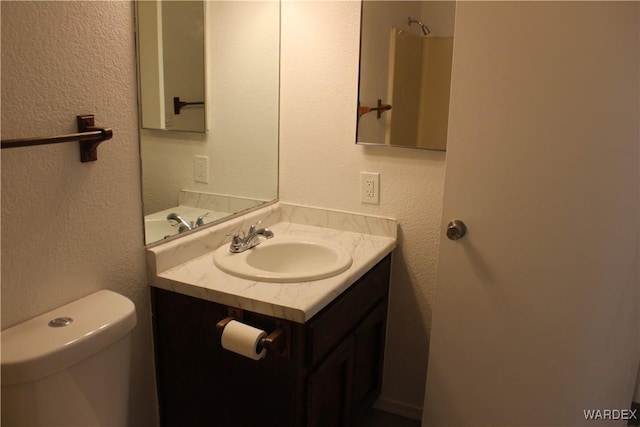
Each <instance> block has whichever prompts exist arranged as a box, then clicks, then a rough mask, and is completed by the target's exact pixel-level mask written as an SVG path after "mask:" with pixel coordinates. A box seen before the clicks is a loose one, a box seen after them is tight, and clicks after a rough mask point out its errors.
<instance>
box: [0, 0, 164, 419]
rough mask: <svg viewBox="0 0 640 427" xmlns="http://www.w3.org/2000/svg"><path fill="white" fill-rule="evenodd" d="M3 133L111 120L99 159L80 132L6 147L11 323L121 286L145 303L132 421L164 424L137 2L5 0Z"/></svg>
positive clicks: (6, 313) (56, 130) (6, 306)
mask: <svg viewBox="0 0 640 427" xmlns="http://www.w3.org/2000/svg"><path fill="white" fill-rule="evenodd" d="M0 7H1V9H0V12H1V15H2V138H3V139H10V138H20V137H29V136H44V135H55V134H64V133H73V132H75V131H76V128H75V116H76V115H79V114H88V113H93V114H95V116H96V122H97V124H98V125H104V126H108V127H111V128H112V129H113V133H114V137H113V139H112V140H110V141H107V142H104V143H102V145H100V147H99V148H98V161H97V162H92V163H81V162H80V160H79V150H78V145H77V143H66V144H58V145H55V146H54V145H50V146H42V147H30V148H16V149H11V150H3V151H2V158H1V167H2V328H3V329H5V328H8V327H10V326H12V325H15V324H17V323H20V322H22V321H24V320H27V319H29V318H31V317H34V316H36V315H38V314H41V313H44V312H47V311H49V310H51V309H53V308H56V307H58V306H60V305H63V304H65V303H68V302H70V301H73V300H75V299H78V298H80V297H83V296H85V295H88V294H90V293H92V292H94V291H97V290H99V289H111V290H114V291H116V292H119V293H121V294H123V295H125V296H127V297H129V298H130V299H131V300H133V302H134V303H135V305H136V308H137V314H138V326H137V327H136V329H135V330H134V333H133V360H132V378H131V380H132V381H131V405H130V417H129V418H130V425H132V426H136V427H138V426H140V427H143V426H155V425H157V417H156V412H157V411H156V400H155V384H154V372H153V353H152V337H151V324H150V311H149V292H148V287H147V284H146V273H145V258H144V245H143V234H142V208H141V203H140V200H141V195H140V178H139V174H140V166H139V162H140V160H139V154H138V153H139V147H138V131H137V129H138V122H137V111H136V74H135V52H134V40H133V9H132V4H131V3H129V2H119V1H118V2H16V3H12V2H6V1H3V2H1V6H0Z"/></svg>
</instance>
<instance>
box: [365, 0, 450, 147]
mask: <svg viewBox="0 0 640 427" xmlns="http://www.w3.org/2000/svg"><path fill="white" fill-rule="evenodd" d="M455 5H456V3H455V1H378V0H363V1H362V14H361V27H360V80H359V91H358V126H357V134H356V142H357V143H358V144H371V145H390V146H401V147H412V148H423V149H429V150H440V151H444V150H446V144H447V126H448V117H449V92H450V86H451V64H452V58H453V30H454V25H455Z"/></svg>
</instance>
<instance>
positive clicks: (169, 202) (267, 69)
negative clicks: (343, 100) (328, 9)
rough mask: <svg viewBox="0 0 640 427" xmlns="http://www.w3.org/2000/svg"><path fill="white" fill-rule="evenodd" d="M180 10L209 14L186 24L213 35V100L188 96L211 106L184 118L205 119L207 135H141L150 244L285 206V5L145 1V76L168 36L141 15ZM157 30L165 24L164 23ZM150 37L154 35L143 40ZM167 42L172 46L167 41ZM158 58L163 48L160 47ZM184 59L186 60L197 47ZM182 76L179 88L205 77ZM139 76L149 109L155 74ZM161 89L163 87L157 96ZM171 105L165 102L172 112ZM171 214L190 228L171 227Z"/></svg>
mask: <svg viewBox="0 0 640 427" xmlns="http://www.w3.org/2000/svg"><path fill="white" fill-rule="evenodd" d="M174 3H191V5H189V7H188V10H190V11H194V10H195V9H199V8H200V7H202V10H203V15H202V16H198V15H197V14H196V13H192V12H188V13H187V12H185V16H184V17H183V18H182V19H181V21H182V22H185V21H186V20H187V16H188V17H189V18H188V19H191V20H192V22H190V24H189V25H188V26H187V27H188V31H191V32H193V33H197V32H198V28H202V31H203V34H204V43H203V46H204V48H203V52H204V57H203V59H202V61H203V63H204V67H202V69H203V70H205V71H204V73H203V76H204V79H203V81H205V82H206V84H205V85H204V88H205V92H204V96H203V98H190V97H189V98H186V95H185V99H184V101H187V102H189V101H193V102H197V101H204V102H205V104H204V107H205V108H203V105H201V104H199V105H188V106H185V107H184V109H183V110H182V111H181V115H182V114H185V116H186V113H187V112H190V113H191V112H196V111H204V112H205V119H206V120H205V122H206V123H207V126H206V128H207V132H206V133H199V132H193V131H191V130H177V129H176V127H175V126H172V127H169V126H165V128H164V129H160V128H148V127H145V125H142V126H141V129H140V147H141V157H142V187H143V188H142V193H143V204H144V215H145V240H146V243H147V244H150V243H153V242H157V241H159V240H163V239H165V238H167V237H172V236H175V235H176V234H179V232H180V229H183V230H186V231H189V230H188V229H189V228H191V229H197V228H198V227H199V226H200V225H201V224H203V225H207V224H210V223H219V222H221V221H224V220H225V219H226V218H229V217H230V216H232V215H234V214H237V213H239V212H242V211H245V210H248V209H252V208H255V207H257V206H260V205H262V204H264V203H269V202H272V201H274V200H276V198H277V193H278V108H279V63H280V4H279V2H278V1H274V0H271V1H263V0H258V1H233V0H230V1H215V2H210V1H165V0H151V1H149V0H143V1H138V2H137V14H138V16H137V20H136V21H137V23H138V47H139V52H138V58H139V66H140V68H142V62H143V61H144V60H145V59H143V58H144V57H146V56H147V53H146V52H144V51H143V49H144V47H145V45H144V44H143V43H141V42H140V41H141V40H142V39H143V38H145V37H147V38H153V37H156V38H158V37H159V36H157V34H158V29H157V25H156V26H155V27H154V26H151V27H149V26H146V27H144V26H143V25H142V22H143V21H144V18H142V17H141V16H140V14H141V13H144V12H143V11H142V10H141V7H142V9H144V8H147V7H148V6H149V4H152V5H153V6H154V7H155V11H154V10H152V12H153V13H154V14H155V15H154V16H158V14H159V12H158V9H164V10H165V11H166V10H167V7H169V8H173V9H171V10H172V14H174V15H176V14H179V11H176V9H175V8H174V7H175V6H176V4H174ZM196 6H197V7H196ZM149 8H150V9H153V8H151V7H149ZM156 22H159V21H158V20H157V19H156ZM162 24H163V29H164V28H166V25H164V21H163V22H162ZM148 28H151V31H152V32H153V35H151V36H149V35H148V34H143V31H147V30H148ZM162 38H163V40H164V38H166V33H163V34H162ZM187 43H189V42H187ZM166 44H167V43H164V42H163V45H166ZM147 45H148V44H147ZM154 49H158V48H157V44H156V47H154ZM178 50H181V51H182V52H183V53H184V52H186V50H187V47H182V48H179V49H178ZM194 50H197V49H194ZM162 53H163V57H164V61H163V63H164V65H163V67H164V69H165V70H166V69H168V68H170V67H174V65H175V64H170V65H167V62H168V59H167V57H169V58H171V56H170V55H169V56H165V55H164V51H163V52H162ZM152 56H153V55H152ZM177 60H178V59H176V58H175V57H174V59H172V61H177ZM196 62H197V61H193V63H194V64H195V63H196ZM156 63H157V65H156V67H160V62H159V61H156ZM174 68H175V70H179V69H180V67H178V66H175V67H174ZM195 68H199V66H196V67H195ZM154 71H155V72H154V73H150V74H152V75H154V76H160V75H162V74H164V78H165V80H166V79H167V77H168V76H167V73H166V72H165V73H163V72H160V71H158V70H154ZM182 72H183V73H184V74H181V75H179V76H178V77H177V78H178V79H179V80H184V81H189V80H199V77H198V76H199V75H198V73H197V71H193V72H192V71H190V70H188V69H183V71H182ZM139 74H140V95H139V96H140V98H141V100H142V98H143V93H142V92H143V88H144V87H146V86H147V82H146V81H145V80H144V77H145V75H146V74H147V73H145V75H143V73H142V70H141V71H140V73H139ZM176 75H177V74H176ZM159 81H160V79H159V78H156V83H154V84H155V85H156V87H158V86H159V83H157V82H159ZM156 98H157V99H159V98H160V96H156ZM180 99H181V100H182V96H180ZM166 103H167V102H166V100H165V106H166ZM139 105H140V109H141V111H140V117H141V123H143V120H142V117H144V115H145V114H146V113H147V110H146V109H147V104H145V103H144V102H142V101H141V102H140V103H139ZM171 108H173V105H171ZM152 111H153V110H152ZM152 114H156V113H152ZM171 213H174V214H176V215H178V216H179V217H180V218H181V219H184V221H183V222H182V223H180V221H179V220H168V219H167V216H169V214H171ZM198 218H201V219H200V221H198Z"/></svg>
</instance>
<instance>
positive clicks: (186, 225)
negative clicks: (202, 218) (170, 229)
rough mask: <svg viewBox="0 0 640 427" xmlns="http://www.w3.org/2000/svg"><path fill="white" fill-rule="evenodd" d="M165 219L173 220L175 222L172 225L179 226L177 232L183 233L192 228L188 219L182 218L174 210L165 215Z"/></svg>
mask: <svg viewBox="0 0 640 427" xmlns="http://www.w3.org/2000/svg"><path fill="white" fill-rule="evenodd" d="M167 221H175V224H172V225H174V226H175V225H179V226H180V228H179V229H178V232H179V233H184V232H185V231H189V230H191V229H192V228H193V227H192V226H191V223H190V222H189V221H187V220H186V219H184V218H182V217H181V216H180V215H178V214H177V213H175V212H171V213H170V214H169V215H167Z"/></svg>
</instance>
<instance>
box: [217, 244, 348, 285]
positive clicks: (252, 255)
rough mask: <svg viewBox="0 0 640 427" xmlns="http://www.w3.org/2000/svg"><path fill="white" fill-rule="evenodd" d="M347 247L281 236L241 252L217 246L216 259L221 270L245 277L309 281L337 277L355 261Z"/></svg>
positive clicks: (272, 280) (265, 280) (259, 279)
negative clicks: (232, 251) (233, 251)
mask: <svg viewBox="0 0 640 427" xmlns="http://www.w3.org/2000/svg"><path fill="white" fill-rule="evenodd" d="M352 261H353V260H352V259H351V255H350V254H349V252H347V251H346V250H345V249H343V248H341V247H339V246H337V245H334V244H332V243H330V242H327V241H324V240H320V239H315V238H309V237H292V236H282V235H281V236H278V235H276V236H275V237H273V238H272V239H269V240H266V241H263V242H262V243H260V244H259V245H258V246H255V247H254V248H252V249H249V250H247V251H244V252H241V253H237V254H236V253H231V252H229V245H228V244H226V245H224V246H222V247H220V248H218V249H217V250H216V251H215V253H214V255H213V262H214V263H215V265H216V266H217V267H218V268H219V269H220V270H222V271H224V272H226V273H229V274H232V275H234V276H237V277H241V278H243V279H250V280H256V281H261V282H281V283H291V282H307V281H310V280H319V279H324V278H327V277H331V276H335V275H337V274H340V273H342V272H343V271H345V270H347V269H348V268H349V267H350V266H351V263H352Z"/></svg>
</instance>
